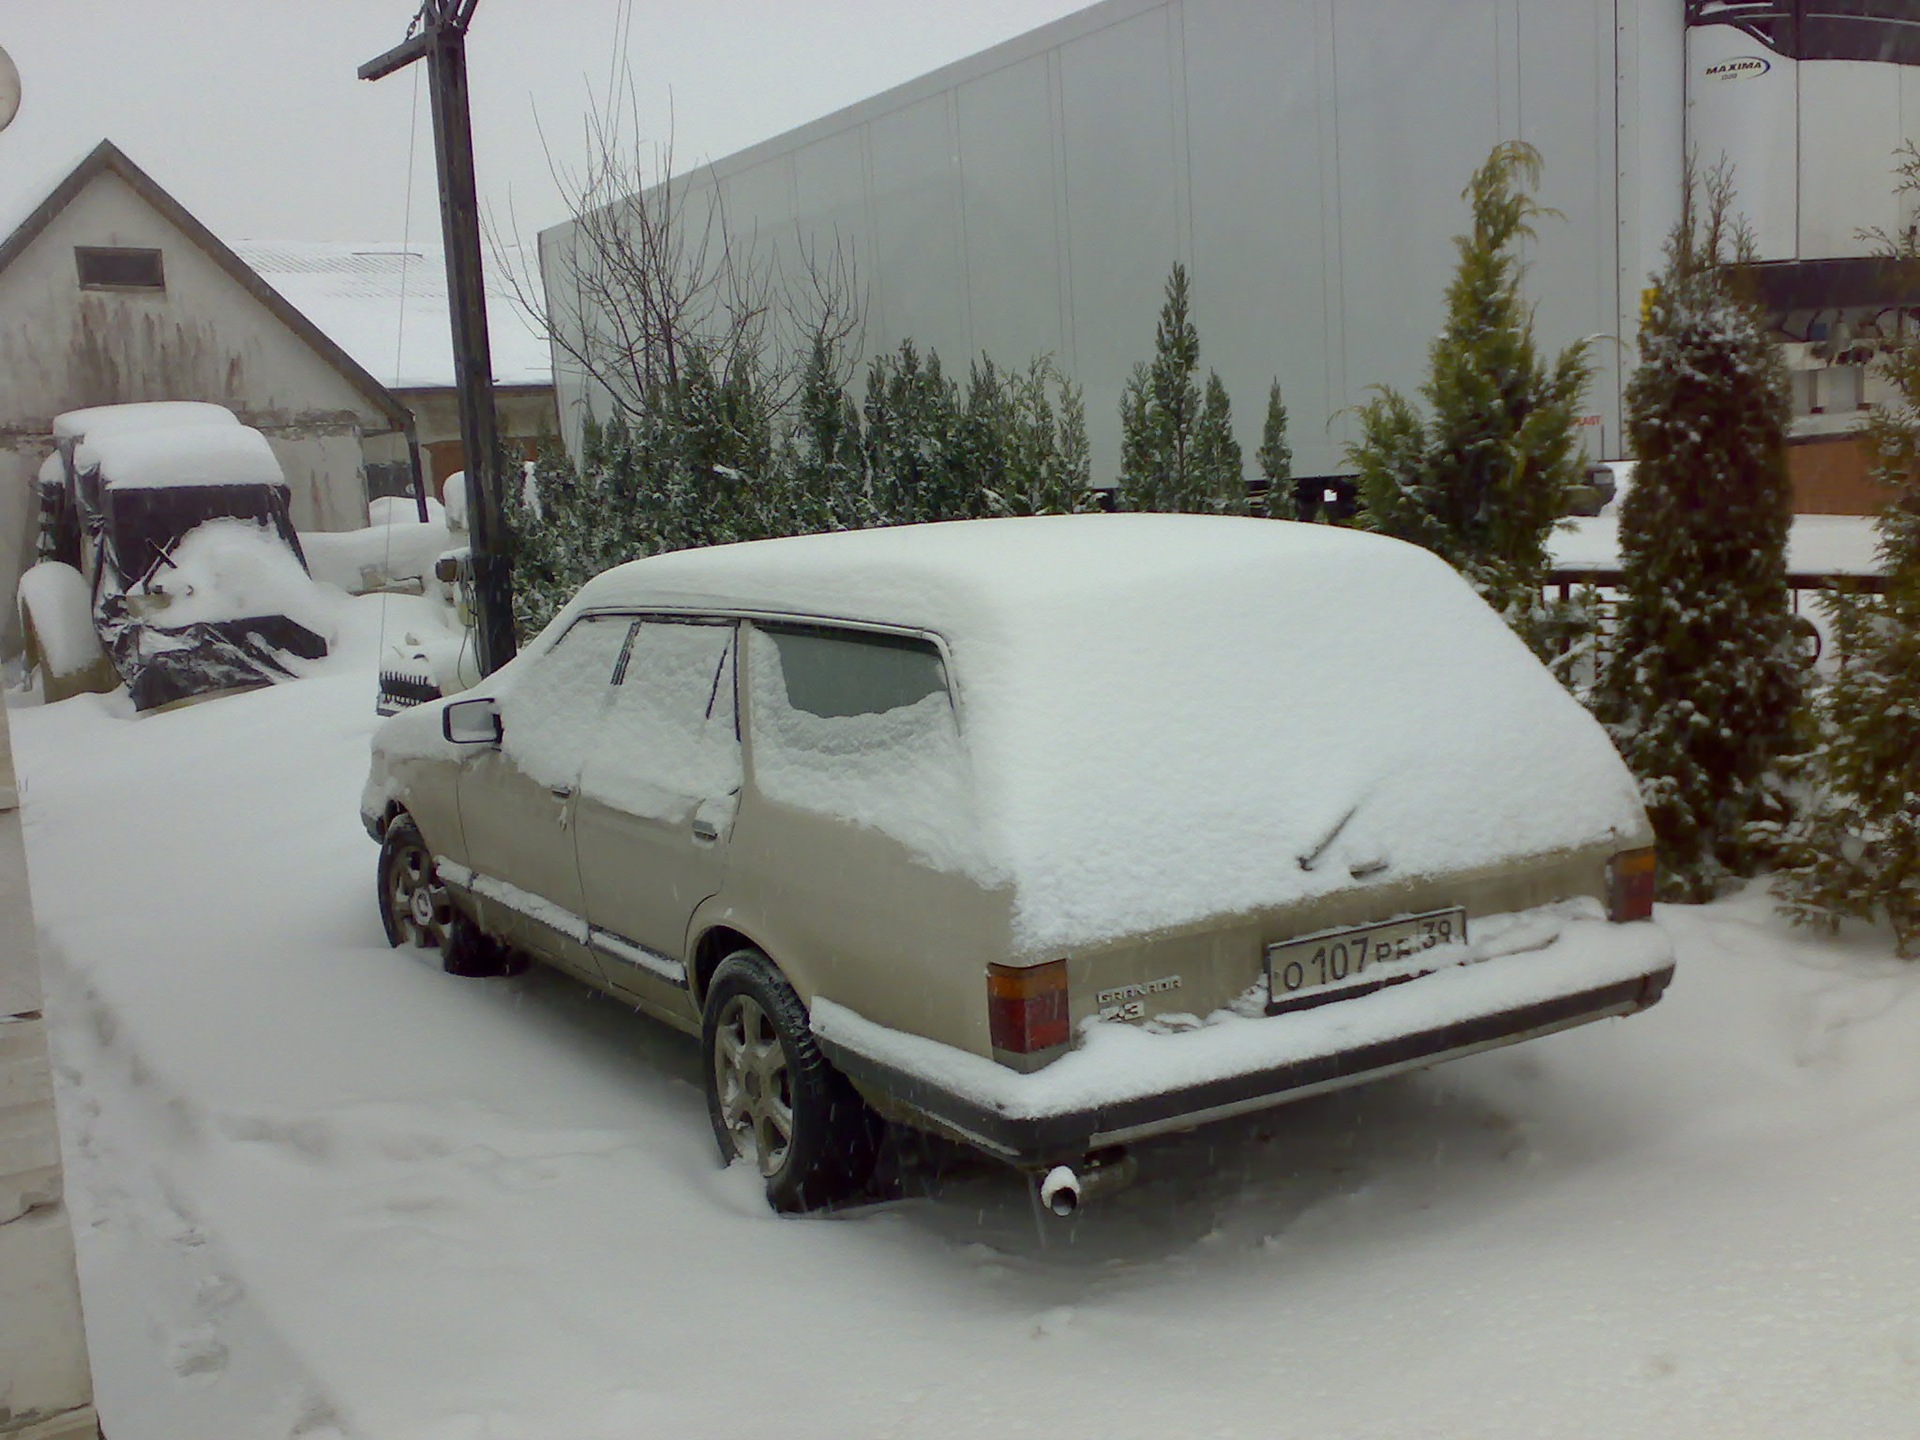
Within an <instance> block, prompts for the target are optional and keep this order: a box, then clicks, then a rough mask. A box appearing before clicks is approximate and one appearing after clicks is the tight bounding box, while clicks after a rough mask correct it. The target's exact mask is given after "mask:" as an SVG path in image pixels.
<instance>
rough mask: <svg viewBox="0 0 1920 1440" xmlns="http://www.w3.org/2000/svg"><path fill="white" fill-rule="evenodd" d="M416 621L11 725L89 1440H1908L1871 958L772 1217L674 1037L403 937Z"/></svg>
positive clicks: (1738, 917)
mask: <svg viewBox="0 0 1920 1440" xmlns="http://www.w3.org/2000/svg"><path fill="white" fill-rule="evenodd" d="M407 603H408V602H404V601H402V600H399V599H397V598H389V599H387V600H385V601H382V600H380V599H378V598H375V597H369V598H367V599H364V600H360V601H353V602H347V601H344V600H343V601H341V602H340V607H339V612H340V616H341V626H342V633H341V636H340V641H341V643H340V644H338V645H337V646H336V652H335V656H334V658H333V659H331V660H329V661H327V662H325V663H324V664H323V665H322V666H320V667H317V673H316V674H315V675H314V676H313V677H312V678H309V679H306V680H303V681H300V682H298V683H296V684H291V685H285V686H282V687H279V688H277V689H274V690H269V691H265V692H259V693H255V694H251V695H245V696H239V697H235V698H231V699H225V700H220V701H215V702H212V703H208V704H205V705H201V706H196V707H192V708H189V709H186V710H183V711H179V712H175V713H171V714H163V715H155V716H150V717H146V718H143V719H139V720H133V719H130V718H128V716H127V712H126V709H125V706H124V704H123V703H121V702H118V701H116V700H114V699H111V698H109V699H104V700H103V699H101V698H99V697H82V698H80V699H77V700H73V701H68V702H66V703H63V704H61V705H57V706H49V707H31V706H30V707H27V708H22V709H19V710H17V711H16V712H15V713H14V715H13V717H12V719H13V732H14V744H15V749H16V760H17V764H18V768H19V771H20V774H21V777H22V784H23V790H24V805H25V814H26V821H27V838H28V844H29V853H30V859H31V863H32V866H33V878H34V894H35V900H36V905H37V908H38V915H39V920H40V923H41V927H42V935H43V950H44V959H45V963H46V967H47V971H48V981H49V987H50V996H51V998H50V1001H49V1005H50V1014H51V1016H52V1019H53V1022H54V1026H55V1039H56V1045H57V1054H56V1064H57V1070H58V1080H59V1084H60V1087H61V1106H62V1121H63V1125H64V1127H65V1131H66V1140H67V1145H68V1166H69V1170H68V1183H69V1190H70V1198H71V1202H72V1208H73V1213H74V1217H75V1222H76V1226H77V1228H78V1231H79V1240H80V1259H81V1270H82V1281H83V1286H84V1289H85V1296H86V1303H87V1310H88V1325H89V1331H90V1334H91V1337H92V1341H93V1345H94V1356H95V1366H96V1375H97V1381H98V1385H99V1391H100V1409H101V1412H102V1415H103V1416H104V1418H105V1423H106V1428H107V1432H108V1433H109V1434H110V1435H112V1436H113V1437H114V1440H176V1437H177V1440H189V1437H190V1440H220V1437H229V1436H231V1437H236V1440H239V1437H246V1440H255V1437H274V1436H303V1437H334V1436H356V1437H369V1440H480V1437H487V1440H501V1437H529V1440H532V1437H569V1440H598V1437H607V1440H613V1437H621V1440H626V1437H634V1436H643V1435H645V1436H650V1435H660V1436H676V1437H679V1436H685V1437H708V1436H713V1437H733V1436H746V1435H775V1434H777V1435H782V1436H794V1437H806V1436H821V1437H829V1436H831V1437H849V1436H859V1437H866V1436H874V1437H881V1436H899V1437H909V1436H942V1437H946V1436H988V1435H991V1436H996V1437H1001V1436H1017V1435H1048V1436H1078V1435H1098V1436H1100V1437H1102V1440H1109V1437H1111V1440H1122V1437H1132V1436H1143V1437H1144V1436H1242V1437H1254V1436H1259V1437H1274V1436H1303V1437H1304V1436H1312V1437H1316V1440H1325V1437H1362V1436H1366V1437H1395V1440H1399V1437H1423V1436H1434V1437H1442V1436H1444V1437H1464V1436H1473V1437H1483V1440H1506V1437H1514V1440H1520V1437H1526V1440H1537V1437H1540V1436H1555V1437H1568V1436H1594V1437H1607V1440H1618V1437H1623V1436H1634V1437H1654V1436H1676V1437H1677V1436H1687V1437H1695V1436H1730V1437H1742V1440H1746V1437H1756V1440H1757V1437H1773V1436H1778V1437H1792V1440H1808V1437H1829V1436H1831V1437H1847V1440H1865V1437H1882V1436H1887V1437H1892V1436H1900V1437H1915V1436H1920V1225H1917V1224H1916V1222H1917V1221H1920V995H1916V990H1920V969H1916V968H1914V967H1909V966H1903V965H1901V964H1899V963H1897V962H1895V961H1893V960H1892V959H1891V958H1890V954H1891V943H1890V941H1889V939H1888V938H1887V937H1886V936H1885V935H1883V934H1874V933H1868V932H1862V933H1858V934H1850V935H1848V936H1846V937H1844V938H1843V939H1842V940H1841V941H1839V942H1837V943H1836V942H1827V941H1822V940H1820V939H1819V938H1817V937H1812V936H1808V935H1805V934H1802V933H1799V932H1794V931H1792V930H1790V929H1788V928H1787V927H1786V926H1785V925H1784V924H1783V923H1782V922H1780V921H1779V920H1778V919H1776V918H1775V917H1774V916H1773V914H1772V913H1771V910H1770V907H1769V905H1768V903H1767V901H1766V899H1765V897H1764V896H1763V895H1761V894H1759V893H1757V892H1750V893H1748V894H1746V895H1743V896H1740V897H1737V898H1735V899H1732V900H1729V901H1725V902H1722V903H1721V904H1718V905H1715V906H1710V907H1706V908H1703V909H1679V908H1674V909H1663V911H1662V912H1661V915H1660V919H1659V921H1658V923H1660V924H1662V925H1664V926H1666V927H1668V929H1669V930H1670V931H1671V933H1672V935H1673V938H1674V940H1675V942H1676V945H1677V948H1678V952H1679V956H1680V969H1679V975H1678V978H1677V979H1676V981H1675V983H1674V986H1673V989H1672V991H1671V992H1670V993H1669V997H1668V999H1667V1000H1666V1001H1665V1002H1664V1003H1662V1004H1661V1005H1660V1006H1659V1007H1658V1008H1656V1009H1655V1010H1654V1011H1652V1012H1651V1013H1649V1014H1647V1015H1645V1016H1642V1017H1639V1018H1636V1019H1633V1020H1629V1021H1612V1022H1607V1023H1604V1024H1601V1025H1597V1026H1592V1027H1588V1028H1587V1029H1585V1030H1582V1031H1577V1032H1573V1033H1571V1034H1567V1035H1563V1036H1558V1037H1554V1038H1551V1039H1548V1040H1544V1041H1536V1042H1533V1043H1532V1044H1529V1045H1526V1046H1522V1047H1518V1048H1516V1049H1512V1050H1508V1051H1505V1052H1501V1053H1498V1054H1495V1055H1490V1056H1486V1057H1481V1058H1479V1059H1476V1060H1470V1061H1465V1062H1458V1063H1455V1064H1453V1065H1451V1066H1447V1067H1443V1068H1441V1069H1439V1070H1435V1071H1431V1072H1428V1073H1426V1074H1424V1075H1419V1076H1414V1077H1410V1078H1407V1079H1404V1080H1399V1081H1393V1082H1388V1083H1384V1084H1380V1085H1376V1086H1373V1087H1371V1088H1368V1089H1365V1090H1361V1091H1355V1092H1349V1093H1347V1094H1345V1095H1341V1096H1335V1097H1331V1098H1327V1099H1323V1100H1318V1101H1311V1102H1307V1103H1304V1104H1301V1105H1299V1106H1296V1107H1293V1108H1291V1109H1287V1110H1281V1111H1275V1112H1271V1113H1270V1114H1268V1115H1266V1116H1262V1117H1254V1118H1252V1119H1248V1120H1245V1121H1242V1122H1235V1123H1230V1124H1227V1125H1223V1126H1218V1127H1215V1128H1213V1129H1212V1130H1209V1131H1206V1132H1203V1133H1201V1134H1198V1135H1194V1136H1190V1137H1185V1138H1180V1139H1175V1140H1172V1141H1168V1142H1164V1143H1158V1144H1155V1145H1151V1146H1147V1147H1143V1148H1142V1150H1141V1151H1140V1152H1139V1153H1140V1161H1141V1181H1140V1184H1139V1185H1138V1186H1137V1187H1135V1188H1134V1189H1132V1190H1130V1191H1128V1192H1125V1193H1123V1194H1121V1195H1119V1196H1117V1197H1115V1198H1113V1199H1112V1200H1110V1201H1105V1202H1102V1203H1101V1204H1099V1205H1097V1206H1094V1207H1090V1208H1089V1209H1088V1210H1086V1211H1085V1212H1083V1214H1082V1216H1081V1217H1080V1218H1079V1219H1078V1220H1077V1221H1076V1222H1074V1223H1072V1224H1071V1225H1067V1224H1062V1223H1060V1222H1053V1221H1049V1222H1048V1223H1047V1224H1045V1225H1041V1224H1039V1223H1037V1222H1036V1219H1035V1217H1034V1215H1033V1213H1032V1211H1031V1209H1030V1207H1029V1203H1028V1199H1027V1195H1026V1192H1025V1190H1024V1189H1023V1188H1022V1187H1021V1186H1020V1185H1019V1184H1018V1183H1017V1182H1016V1181H1015V1180H1014V1178H1013V1177H1011V1176H1010V1175H1008V1174H1006V1173H1004V1172H1002V1171H1000V1170H998V1169H996V1168H994V1167H992V1166H989V1165H985V1164H982V1163H976V1162H971V1161H969V1160H967V1159H966V1157H964V1156H962V1155H959V1154H957V1153H954V1152H946V1151H940V1152H937V1153H935V1154H934V1156H933V1157H932V1158H933V1159H935V1160H937V1161H940V1162H941V1166H940V1168H939V1172H938V1173H937V1174H923V1173H921V1172H918V1171H917V1172H915V1175H914V1176H912V1177H910V1178H913V1179H914V1181H915V1185H916V1187H917V1188H918V1189H920V1190H923V1191H925V1193H924V1194H918V1195H916V1196H915V1198H911V1199H907V1200H903V1201H898V1202H895V1203H892V1204H889V1205H884V1206H879V1207H875V1208H872V1209H869V1210H866V1211H863V1212H859V1213H855V1214H850V1215H845V1216H841V1217H837V1218H831V1219H814V1220H799V1221H796V1220H782V1219H777V1218H775V1217H774V1216H773V1215H771V1214H770V1213H768V1212H767V1211H766V1209H765V1208H764V1206H763V1205H762V1203H761V1201H760V1199H759V1196H758V1193H757V1185H756V1183H755V1182H754V1181H753V1180H752V1179H751V1178H750V1177H748V1176H747V1175H745V1174H743V1173H742V1172H741V1171H740V1170H739V1169H738V1168H737V1167H736V1168H735V1169H734V1170H732V1171H721V1170H719V1169H718V1168H717V1165H716V1163H715V1161H714V1158H713V1147H712V1141H711V1138H710V1135H709V1132H708V1129H707V1121H706V1115H705V1111H704V1107H703V1104H702V1101H701V1097H700V1092H699V1089H698V1084H697V1069H698V1067H697V1064H696V1059H695V1054H694V1049H693V1046H692V1045H691V1043H690V1042H687V1041H685V1040H683V1039H682V1038H680V1037H678V1036H676V1035H674V1034H672V1033H669V1032H667V1031H665V1030H663V1029H660V1028H658V1027H656V1026H654V1025H652V1024H650V1023H648V1022H647V1021H645V1020H643V1019H640V1018H637V1017H635V1016H633V1015H630V1014H628V1013H626V1012H625V1011H624V1010H622V1009H621V1008H620V1007H618V1006H617V1005H614V1004H612V1003H609V1002H608V1001H606V1000H603V999H599V998H595V997H593V996H592V995H590V994H588V993H587V992H586V991H585V990H583V989H582V988H581V987H579V986H577V985H575V984H573V983H572V982H570V981H567V980H564V979H562V978H560V977H557V976H555V975H552V974H550V973H545V972H536V973H534V974H530V975H528V976H525V977H522V978H520V979H516V980H504V981H460V980H455V979H451V978H449V977H446V976H443V975H440V974H437V973H435V972H433V971H430V970H429V969H427V968H426V967H424V966H422V965H420V964H417V963H414V962H413V961H410V960H409V959H407V958H405V957H403V956H401V955H398V954H396V953H394V952H392V951H390V950H388V949H387V947H386V945H385V944H384V942H383V940H382V938H381V933H380V926H379V922H378V919H377V917H376V914H375V910H374V904H373V862H374V847H373V845H372V844H371V842H369V841H368V840H367V838H366V837H365V835H364V834H363V833H362V832H361V831H360V828H359V824H358V821H357V818H356V816H355V801H356V797H357V794H358V789H359V784H360V781H361V778H362V774H363V770H364V763H365V754H366V742H367V736H368V733H369V731H370V730H371V729H372V726H373V724H374V718H373V714H372V700H373V689H374V680H373V669H374V656H375V642H376V639H377V633H376V632H377V627H378V624H379V618H378V617H379V616H380V615H381V613H382V607H383V606H384V607H385V611H386V624H387V626H388V629H389V630H391V629H393V628H394V627H395V626H396V625H400V626H403V625H405V624H407V623H409V616H408V614H407V611H406V605H407ZM411 603H414V604H418V603H419V602H411ZM922 1170H924V1165H923V1167H922Z"/></svg>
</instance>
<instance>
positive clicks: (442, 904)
mask: <svg viewBox="0 0 1920 1440" xmlns="http://www.w3.org/2000/svg"><path fill="white" fill-rule="evenodd" d="M379 874H380V888H379V898H380V923H381V924H382V925H383V926H384V927H385V928H386V932H387V943H388V944H389V945H392V946H393V947H395V948H396V949H398V948H399V947H400V946H403V945H410V946H412V947H413V948H415V949H417V950H431V951H434V952H437V953H438V955H439V957H440V966H441V968H442V969H444V970H445V971H446V972H447V973H448V974H449V975H463V976H485V975H513V974H517V973H519V972H520V971H521V970H524V969H525V968H526V965H525V962H523V961H521V960H520V959H519V958H518V957H517V956H515V955H514V953H513V952H512V951H511V950H509V949H507V947H506V946H504V945H502V944H501V943H500V942H499V941H497V940H495V939H493V938H492V937H491V936H489V935H487V934H485V933H484V932H483V931H482V930H481V929H480V927H479V926H478V925H476V924H474V922H473V919H472V917H471V916H469V915H468V914H467V913H466V912H465V911H463V910H462V909H460V907H459V906H457V905H455V904H454V903H453V897H452V896H451V895H450V894H448V893H447V888H446V886H444V885H442V884H441V883H440V877H439V874H438V873H437V872H436V871H435V869H434V864H433V851H432V850H430V849H428V848H427V842H426V840H425V839H424V838H423V837H422V836H421V834H420V827H419V826H418V825H416V824H414V823H413V817H412V816H411V815H407V814H400V815H396V816H395V817H394V818H393V819H392V820H391V821H390V822H389V823H388V825H387V828H386V833H385V834H384V835H382V836H381V839H380V872H379Z"/></svg>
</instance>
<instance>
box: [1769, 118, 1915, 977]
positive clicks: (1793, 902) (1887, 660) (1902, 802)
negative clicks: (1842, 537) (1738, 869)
mask: <svg viewBox="0 0 1920 1440" xmlns="http://www.w3.org/2000/svg"><path fill="white" fill-rule="evenodd" d="M1901 174H1902V178H1903V183H1902V185H1901V187H1900V188H1901V190H1902V191H1903V192H1905V193H1906V194H1907V195H1908V196H1909V197H1910V196H1911V193H1912V192H1913V191H1915V190H1916V189H1920V153H1916V152H1915V151H1914V149H1913V148H1912V147H1911V146H1909V147H1908V150H1907V153H1906V159H1905V161H1904V163H1903V164H1902V166H1901ZM1884 248H1885V251H1886V253H1887V254H1888V255H1889V257H1890V258H1892V259H1894V260H1896V261H1897V262H1899V263H1900V264H1902V265H1904V266H1907V267H1920V240H1916V238H1915V236H1914V235H1913V234H1912V232H1908V233H1907V234H1904V235H1902V236H1900V237H1899V238H1898V239H1897V240H1894V241H1891V242H1889V243H1887V244H1886V245H1885V247H1884ZM1880 364H1881V365H1882V367H1883V368H1884V373H1885V375H1886V377H1887V379H1889V380H1890V381H1892V383H1893V387H1894V390H1895V393H1896V394H1897V396H1898V399H1897V400H1896V402H1895V403H1894V404H1892V405H1883V406H1880V407H1877V408H1876V409H1875V410H1874V412H1873V414H1872V415H1871V416H1870V417H1869V418H1868V421H1867V431H1866V445H1867V451H1868V453H1869V455H1870V456H1871V457H1872V461H1873V474H1874V478H1875V479H1877V480H1878V481H1879V482H1880V483H1881V484H1882V485H1884V486H1885V487H1886V488H1887V490H1888V500H1887V502H1886V504H1885V505H1884V506H1883V507H1882V509H1881V511H1880V513H1879V515H1878V517H1877V518H1876V521H1875V525H1876V529H1877V531H1878V537H1879V545H1878V552H1879V559H1880V564H1881V567H1882V569H1883V570H1884V571H1885V574H1886V577H1887V590H1886V594H1885V595H1884V596H1882V597H1877V598H1876V597H1868V596H1858V595H1839V596H1836V597H1834V598H1833V599H1832V601H1831V602H1830V608H1829V613H1830V616H1831V618H1832V621H1833V642H1834V647H1835V649H1836V650H1837V651H1838V652H1839V656H1840V660H1839V668H1838V670H1837V671H1836V673H1835V674H1834V675H1833V678H1832V679H1831V680H1830V681H1829V682H1828V683H1827V684H1826V686H1825V687H1824V688H1823V689H1821V690H1820V691H1819V692H1817V693H1816V694H1815V696H1814V697H1813V703H1812V705H1811V707H1810V708H1811V712H1812V714H1811V720H1812V730H1813V740H1814V748H1813V750H1812V752H1811V754H1810V755H1809V757H1808V762H1809V763H1808V765H1807V767H1806V769H1807V772H1808V775H1809V778H1810V779H1811V780H1812V781H1813V783H1814V791H1815V794H1814V799H1813V801H1812V803H1811V804H1810V805H1809V807H1808V809H1807V811H1806V813H1805V814H1803V815H1802V816H1801V817H1800V818H1799V820H1798V821H1797V822H1796V823H1794V824H1793V825H1791V826H1789V827H1788V828H1787V830H1786V834H1785V837H1784V843H1783V845H1782V846H1781V861H1782V864H1781V867H1780V872H1779V875H1778V877H1777V879H1776V881H1775V887H1774V888H1775V890H1776V892H1777V893H1778V894H1779V895H1780V896H1781V898H1782V900H1783V901H1784V908H1785V909H1786V911H1787V913H1788V914H1790V915H1791V916H1793V918H1794V919H1796V920H1798V921H1800V922H1802V923H1806V924H1816V925H1822V926H1825V927H1826V928H1828V929H1832V928H1834V927H1836V926H1837V925H1838V924H1839V922H1840V921H1841V920H1842V919H1843V918H1854V919H1860V920H1873V919H1877V918H1879V917H1881V916H1885V917H1886V918H1887V919H1888V920H1889V921H1891V923H1892V925H1893V933H1894V939H1895V943H1896V945H1897V947H1898V950H1899V953H1900V954H1901V955H1902V956H1905V957H1906V958H1908V959H1920V340H1916V339H1915V338H1914V337H1913V336H1911V335H1906V336H1903V337H1901V339H1900V340H1899V342H1898V343H1897V344H1895V345H1893V346H1892V347H1890V348H1889V349H1888V350H1887V351H1886V352H1885V353H1884V354H1883V357H1882V359H1881V361H1880Z"/></svg>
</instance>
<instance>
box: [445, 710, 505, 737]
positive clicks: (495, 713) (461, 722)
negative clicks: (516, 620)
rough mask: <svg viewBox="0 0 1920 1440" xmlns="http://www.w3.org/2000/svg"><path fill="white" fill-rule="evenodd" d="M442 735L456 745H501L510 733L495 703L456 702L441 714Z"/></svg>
mask: <svg viewBox="0 0 1920 1440" xmlns="http://www.w3.org/2000/svg"><path fill="white" fill-rule="evenodd" d="M440 733H441V734H442V735H444V736H446V737H447V739H448V740H450V741H452V742H453V743H454V744H455V745H498V744H499V743H500V737H501V736H502V735H503V734H505V733H506V731H505V729H504V728H503V727H502V726H501V724H500V706H499V704H498V703H497V702H496V701H493V700H456V701H454V702H453V703H452V704H451V705H449V706H447V707H446V709H444V710H442V711H441V712H440Z"/></svg>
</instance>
